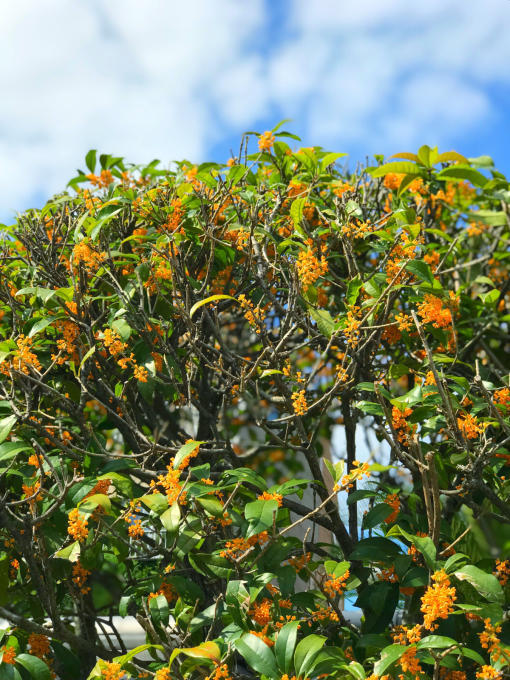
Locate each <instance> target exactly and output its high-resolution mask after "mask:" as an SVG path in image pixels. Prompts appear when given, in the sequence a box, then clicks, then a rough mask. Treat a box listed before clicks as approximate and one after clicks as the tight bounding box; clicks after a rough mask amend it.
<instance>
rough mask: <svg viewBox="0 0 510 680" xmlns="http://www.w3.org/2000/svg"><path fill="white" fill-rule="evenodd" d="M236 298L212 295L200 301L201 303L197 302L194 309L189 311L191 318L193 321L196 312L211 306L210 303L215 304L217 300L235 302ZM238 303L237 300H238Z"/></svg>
mask: <svg viewBox="0 0 510 680" xmlns="http://www.w3.org/2000/svg"><path fill="white" fill-rule="evenodd" d="M235 299H236V298H235V297H232V295H210V296H209V297H207V298H205V300H200V302H195V304H194V305H193V307H192V308H191V309H190V310H189V318H190V319H192V318H193V315H194V314H195V312H196V311H197V310H198V309H200V307H203V306H204V305H207V304H209V303H210V302H215V301H216V300H235ZM236 302H237V300H236Z"/></svg>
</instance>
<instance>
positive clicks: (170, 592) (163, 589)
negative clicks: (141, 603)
mask: <svg viewBox="0 0 510 680" xmlns="http://www.w3.org/2000/svg"><path fill="white" fill-rule="evenodd" d="M158 595H164V597H165V598H166V601H167V602H168V603H170V602H173V601H174V600H176V599H177V598H178V595H177V592H176V590H175V588H174V587H173V585H172V584H171V583H169V582H168V581H163V582H162V583H161V586H160V587H159V588H158V590H157V591H156V592H155V593H149V597H148V598H147V600H148V602H150V601H151V600H152V599H154V598H155V597H157V596H158Z"/></svg>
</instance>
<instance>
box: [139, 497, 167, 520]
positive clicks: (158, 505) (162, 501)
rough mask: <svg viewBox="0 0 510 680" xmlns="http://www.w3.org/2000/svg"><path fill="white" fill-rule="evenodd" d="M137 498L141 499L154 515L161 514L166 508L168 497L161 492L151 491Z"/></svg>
mask: <svg viewBox="0 0 510 680" xmlns="http://www.w3.org/2000/svg"><path fill="white" fill-rule="evenodd" d="M138 500H140V501H142V503H143V504H144V505H146V506H147V507H148V508H149V510H152V512H154V513H155V514H156V515H161V514H162V513H163V512H165V510H166V509H167V508H168V498H167V497H166V496H163V494H162V493H151V494H148V495H147V496H142V497H141V498H139V499H138Z"/></svg>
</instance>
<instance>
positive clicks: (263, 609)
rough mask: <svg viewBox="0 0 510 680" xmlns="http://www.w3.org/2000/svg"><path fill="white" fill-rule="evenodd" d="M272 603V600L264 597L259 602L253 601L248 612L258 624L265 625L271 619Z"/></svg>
mask: <svg viewBox="0 0 510 680" xmlns="http://www.w3.org/2000/svg"><path fill="white" fill-rule="evenodd" d="M272 604H273V602H272V600H270V599H269V598H268V597H265V598H264V599H263V600H262V601H261V602H258V603H257V602H254V603H253V605H252V607H251V609H250V610H249V612H248V614H249V616H251V618H252V619H253V620H254V621H255V623H258V624H259V626H266V625H267V624H268V623H269V622H270V621H271V606H272Z"/></svg>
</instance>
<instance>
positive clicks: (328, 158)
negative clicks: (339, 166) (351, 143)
mask: <svg viewBox="0 0 510 680" xmlns="http://www.w3.org/2000/svg"><path fill="white" fill-rule="evenodd" d="M344 156H347V154H346V153H334V152H333V153H327V154H326V155H325V156H324V157H323V158H321V161H320V169H321V172H324V170H325V169H326V168H327V167H328V165H332V164H333V163H334V162H335V161H337V160H338V159H339V158H343V157H344Z"/></svg>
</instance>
